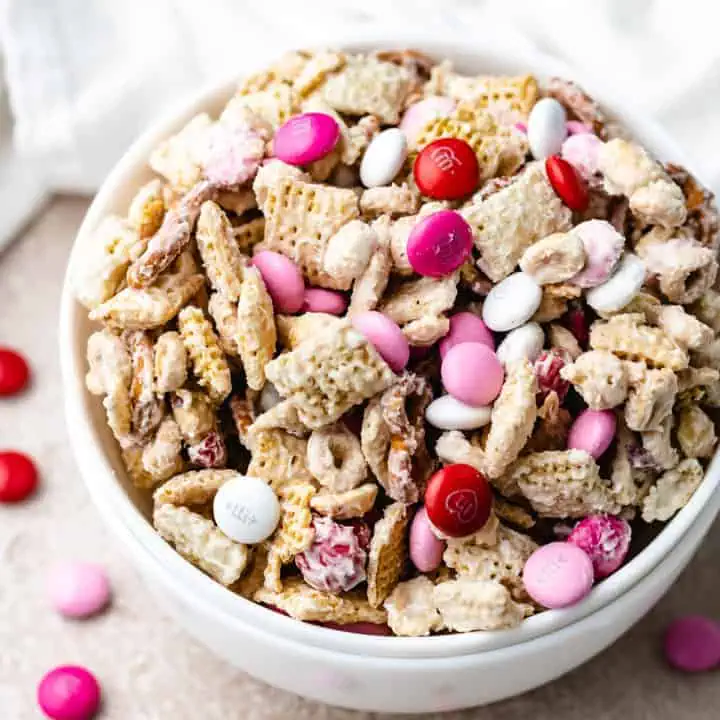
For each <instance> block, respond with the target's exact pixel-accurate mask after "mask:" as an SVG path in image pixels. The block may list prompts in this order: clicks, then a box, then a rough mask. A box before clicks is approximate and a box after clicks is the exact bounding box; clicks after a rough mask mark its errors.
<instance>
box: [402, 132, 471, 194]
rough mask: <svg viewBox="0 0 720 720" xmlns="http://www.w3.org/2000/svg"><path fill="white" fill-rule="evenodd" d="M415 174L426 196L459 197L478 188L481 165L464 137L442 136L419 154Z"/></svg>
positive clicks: (416, 159) (414, 169)
mask: <svg viewBox="0 0 720 720" xmlns="http://www.w3.org/2000/svg"><path fill="white" fill-rule="evenodd" d="M413 175H414V176H415V182H416V183H417V186H418V188H419V189H420V192H421V193H422V194H423V195H426V196H427V197H431V198H435V199H436V200H458V199H460V198H462V197H465V196H466V195H470V193H472V192H474V191H475V190H476V189H477V186H478V182H479V178H480V166H479V165H478V159H477V155H475V151H474V150H473V149H472V148H471V147H470V145H468V144H467V143H466V142H465V141H464V140H459V139H457V138H440V139H439V140H435V141H434V142H431V143H430V144H429V145H426V146H425V147H424V148H423V149H422V150H421V151H420V152H419V153H418V156H417V157H416V158H415V165H414V166H413Z"/></svg>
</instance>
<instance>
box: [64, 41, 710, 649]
mask: <svg viewBox="0 0 720 720" xmlns="http://www.w3.org/2000/svg"><path fill="white" fill-rule="evenodd" d="M335 45H336V46H338V47H342V48H343V49H347V50H349V51H371V50H375V49H379V48H392V47H414V48H419V49H421V50H423V51H424V52H427V53H429V54H431V55H433V56H435V57H438V58H443V57H448V58H451V59H453V60H454V61H455V62H456V64H457V65H458V66H459V67H460V68H461V69H462V68H463V66H464V65H465V66H467V65H474V66H475V67H476V68H477V67H479V66H481V65H482V66H490V68H492V70H493V71H503V70H504V71H506V72H512V71H515V72H523V71H524V72H533V73H534V74H536V75H538V76H539V77H548V76H550V75H562V76H565V77H572V78H573V79H576V80H577V81H578V82H580V83H581V84H582V85H583V86H584V87H586V88H588V90H589V91H590V92H591V93H592V94H593V96H595V97H597V98H598V99H599V100H600V101H601V102H602V103H603V105H604V106H605V107H607V108H609V109H610V110H611V111H612V112H613V113H614V114H615V115H616V116H617V117H618V118H620V119H621V120H622V122H623V123H624V124H625V125H626V126H627V127H629V128H630V129H631V130H632V132H633V134H634V135H635V136H636V137H638V138H639V139H641V140H642V141H643V143H644V144H646V145H647V146H648V147H649V148H651V150H653V151H654V152H655V153H657V154H658V155H659V156H660V157H667V158H671V159H673V160H675V161H678V162H681V163H683V164H687V161H686V158H685V156H684V154H683V153H682V151H681V150H680V149H679V148H678V147H677V146H676V144H675V143H674V142H673V141H672V140H671V139H670V138H669V137H668V136H667V135H666V134H665V132H664V131H663V130H662V129H661V128H660V127H659V126H658V125H656V124H655V123H654V122H653V121H652V120H650V119H647V118H641V117H639V116H638V115H637V114H636V113H635V112H633V110H632V109H631V108H629V107H628V105H627V102H626V101H625V100H623V102H622V104H621V103H619V102H618V101H617V98H616V96H615V98H614V97H613V94H612V93H610V92H607V91H605V90H604V89H603V87H602V85H603V83H602V82H600V81H598V80H597V79H591V78H589V77H586V76H584V77H583V76H581V74H580V73H577V72H575V71H571V70H570V69H568V68H567V67H566V66H564V65H563V64H562V63H561V62H560V61H559V60H557V59H555V58H551V57H549V56H547V55H545V54H543V53H541V52H539V51H537V50H535V49H534V48H531V47H522V48H512V49H510V50H508V48H507V47H504V46H503V45H502V44H500V43H499V42H487V43H484V44H483V48H482V49H477V48H475V46H474V45H473V44H472V43H470V42H468V41H460V40H454V41H453V42H452V43H448V42H441V41H438V40H437V39H433V38H431V37H429V36H424V35H422V34H418V33H414V32H409V33H398V32H395V33H392V34H388V33H365V34H363V35H362V36H347V37H345V38H341V39H339V40H338V41H337V42H336V43H335ZM311 46H312V45H311ZM278 52H279V51H278V48H274V49H273V50H272V52H268V57H266V56H263V57H262V58H260V57H256V58H254V59H253V63H252V64H251V65H248V66H247V67H246V68H244V69H243V74H245V73H247V72H252V71H254V70H257V69H260V68H261V67H262V66H263V65H264V64H265V63H266V61H267V60H269V59H270V58H269V55H270V54H272V55H277V53H278ZM498 66H499V67H498ZM476 72H477V70H476ZM238 76H239V74H234V75H233V79H226V80H223V81H222V82H217V83H214V84H212V85H211V86H210V87H208V88H206V89H205V90H203V91H201V92H199V93H193V94H192V96H191V97H190V99H185V100H183V101H182V102H181V103H178V105H177V106H176V107H175V108H173V109H172V110H171V111H170V112H168V113H166V114H165V116H164V117H162V118H161V119H160V120H159V121H158V122H157V123H155V124H154V125H153V126H151V127H150V128H149V129H148V130H146V131H145V132H143V133H142V134H141V135H140V137H139V138H138V139H137V140H135V142H134V143H133V144H132V145H131V146H130V148H129V149H128V150H127V151H126V153H125V154H124V155H123V157H122V158H121V159H120V160H119V161H118V163H117V164H116V165H115V166H114V168H113V169H112V170H111V172H110V173H109V175H108V176H107V178H106V179H105V181H104V182H103V184H102V186H101V188H100V190H99V191H98V193H97V195H96V196H95V198H94V199H93V202H92V204H91V205H90V207H89V209H88V211H87V213H86V215H85V218H84V219H83V222H82V224H81V226H80V229H79V230H78V233H77V236H76V239H75V242H74V244H73V248H72V251H71V255H70V260H69V262H68V269H67V273H66V276H65V280H64V284H63V290H62V299H61V305H60V333H59V344H60V360H61V370H62V380H63V392H64V398H65V413H66V420H67V425H68V428H69V429H70V430H71V432H70V440H71V446H72V448H73V452H74V455H75V457H76V460H77V462H78V465H79V467H80V470H81V474H82V476H83V478H84V480H85V484H86V486H87V488H88V491H89V492H90V495H91V497H92V498H93V500H94V501H95V503H96V504H97V505H98V507H99V509H100V510H101V512H102V514H103V515H104V516H105V519H106V521H107V522H108V523H109V524H110V525H111V526H112V527H113V528H114V529H115V531H116V533H117V534H119V535H120V536H121V537H122V538H123V539H124V541H125V542H126V543H128V544H131V545H132V546H133V547H134V549H135V550H136V551H140V550H141V551H142V552H143V553H144V554H147V555H148V556H151V558H152V559H153V561H154V562H155V563H160V564H161V565H163V566H164V567H165V568H166V569H168V570H171V573H172V576H173V579H174V580H175V581H176V583H177V585H176V590H177V592H179V593H182V594H187V593H191V594H193V595H194V596H195V598H196V599H197V600H198V602H202V604H203V605H204V606H206V610H207V612H211V613H215V614H219V615H222V616H223V619H224V621H225V622H228V623H231V624H240V625H245V626H247V625H259V626H262V627H263V628H264V629H267V630H268V632H271V633H276V634H279V635H281V636H283V637H287V638H288V639H294V640H296V641H298V642H301V643H308V644H310V645H314V646H317V647H322V648H325V649H334V650H337V651H340V652H345V653H350V654H356V655H365V656H371V657H406V658H410V657H412V658H418V657H427V658H429V657H448V656H457V655H466V654H472V653H478V652H488V651H492V650H496V649H500V648H504V647H508V646H511V645H515V644H518V643H523V642H527V641H529V640H532V639H535V638H538V637H541V636H544V635H547V634H549V633H552V632H554V631H557V630H559V629H561V628H563V627H566V626H568V625H571V624H573V623H576V622H578V621H579V620H581V619H582V618H584V617H586V616H588V615H590V614H592V613H594V612H596V611H597V610H598V609H600V608H602V607H604V606H605V605H607V604H609V603H611V602H613V601H614V600H616V599H617V598H618V597H619V596H621V595H622V594H623V593H625V592H627V591H628V590H629V589H630V588H632V587H633V586H634V585H635V584H636V583H637V582H638V581H639V580H640V579H641V578H642V577H644V576H645V575H647V574H648V573H649V572H650V571H651V570H652V569H653V568H655V567H656V566H657V565H658V564H659V563H660V562H661V561H662V560H663V558H664V557H665V556H666V555H667V554H668V552H669V551H670V550H671V549H672V548H673V547H674V546H675V545H677V544H678V542H680V541H681V540H682V538H683V536H684V535H685V534H686V533H687V531H688V529H689V528H690V526H691V525H692V523H693V522H694V520H695V518H696V517H697V516H698V515H699V513H700V512H701V510H703V509H704V508H705V506H706V505H707V504H709V503H710V502H711V501H712V505H713V506H714V508H713V507H711V508H710V511H711V512H713V513H717V512H718V509H719V508H720V493H716V492H715V491H716V490H717V487H718V485H719V484H720V461H719V460H718V455H716V456H715V458H714V459H713V462H712V463H711V464H710V466H709V468H708V470H707V473H706V476H705V478H704V479H703V482H702V484H701V485H700V487H699V488H698V489H697V491H696V492H695V494H694V495H693V497H692V498H691V500H690V502H689V503H688V504H687V505H686V506H685V507H684V508H683V509H682V510H681V511H680V512H679V513H677V515H676V516H675V517H674V518H672V520H670V521H669V522H668V523H667V524H666V526H665V527H664V528H663V529H662V531H661V532H660V533H659V534H658V535H657V536H656V537H655V538H654V540H653V541H652V542H650V543H649V544H648V546H647V547H645V548H644V549H643V550H642V551H641V552H640V553H638V555H637V556H635V557H634V558H633V559H632V560H631V561H629V562H628V563H627V564H626V565H625V566H623V567H622V568H621V569H620V570H618V571H617V572H616V573H615V574H614V575H612V576H611V577H609V578H607V579H605V580H604V581H603V582H602V583H600V584H598V585H597V586H595V587H594V588H593V590H592V592H591V593H590V595H589V596H588V597H587V598H585V599H584V600H583V601H582V602H580V603H578V604H577V605H575V606H573V607H570V608H566V609H562V610H548V611H545V612H543V613H540V614H538V615H534V616H532V617H530V618H528V619H526V620H525V621H524V622H523V623H522V624H521V625H520V626H518V627H516V628H512V629H510V630H499V631H477V632H473V633H464V634H452V635H437V636H430V637H411V638H407V637H383V636H366V635H359V634H352V633H346V632H338V631H336V630H331V629H328V628H323V627H320V626H316V625H310V624H308V623H303V622H298V621H297V620H294V619H292V618H288V617H285V616H283V615H280V614H278V613H275V612H272V611H269V610H268V609H267V608H264V607H263V606H261V605H258V604H256V603H254V602H252V601H250V600H247V599H245V598H243V597H241V596H239V595H236V594H234V593H232V592H229V591H228V590H227V589H226V588H224V587H222V586H221V585H219V584H218V583H216V582H215V581H214V580H212V579H211V578H210V577H208V576H207V575H205V574H204V573H203V572H202V571H200V570H199V569H198V568H196V567H195V566H193V565H192V564H191V563H189V562H188V561H186V560H184V559H183V558H182V557H181V556H180V555H179V554H177V553H176V552H175V551H174V550H173V549H172V548H171V547H170V546H169V545H168V544H167V543H166V542H165V541H164V540H162V538H160V536H159V535H158V534H157V533H156V532H155V530H154V529H153V528H152V526H151V525H150V524H149V523H148V521H147V520H146V518H145V517H144V515H143V514H142V513H141V512H140V510H139V509H138V508H137V507H136V506H135V505H134V503H133V502H132V500H131V499H130V497H129V496H128V494H127V493H126V491H125V489H124V488H123V487H122V486H121V484H120V482H119V481H118V479H117V478H116V476H115V472H114V470H113V468H112V466H111V464H110V461H109V458H108V456H107V454H106V452H105V451H104V450H103V448H102V444H101V441H100V435H99V429H98V427H96V426H95V424H94V423H93V421H92V418H91V414H90V412H89V407H90V405H91V403H93V402H97V399H95V398H91V397H90V396H89V394H88V393H87V391H86V389H85V386H84V382H83V379H84V374H85V360H84V355H85V352H84V342H83V341H84V340H86V335H85V334H83V332H82V331H81V329H80V324H81V322H83V320H84V318H83V314H85V315H86V314H87V311H86V310H85V309H84V308H83V307H82V306H81V305H80V304H79V303H78V302H77V301H76V300H75V299H74V296H73V292H72V283H71V275H72V269H73V266H74V263H75V262H76V261H77V260H76V259H77V257H78V256H79V254H80V248H81V247H82V246H84V245H85V244H86V243H87V242H88V240H89V236H90V233H91V232H92V231H93V230H94V229H95V227H96V226H97V224H98V222H99V221H100V219H101V218H102V217H103V216H104V215H105V214H107V213H108V212H109V211H110V210H109V208H110V206H111V205H112V201H113V197H114V196H116V195H118V194H119V193H120V192H121V188H123V187H126V186H127V184H128V182H129V181H128V178H131V177H132V176H133V175H134V174H136V173H137V172H138V170H139V168H140V167H142V166H144V165H145V163H146V160H147V157H148V155H149V152H150V150H151V149H152V148H153V147H155V145H156V144H157V142H158V140H160V139H163V138H165V137H167V136H168V135H170V134H171V133H172V132H175V131H177V129H178V128H179V127H180V126H181V125H182V124H183V123H184V122H186V121H187V120H188V119H189V118H190V117H192V116H193V115H194V114H196V113H197V112H199V111H202V110H203V109H206V108H207V107H209V106H210V105H213V104H217V102H218V101H219V100H220V99H221V98H223V97H226V98H227V97H229V96H230V94H231V93H232V91H233V89H234V85H235V83H236V79H237V77H238ZM81 344H82V347H80V345H81Z"/></svg>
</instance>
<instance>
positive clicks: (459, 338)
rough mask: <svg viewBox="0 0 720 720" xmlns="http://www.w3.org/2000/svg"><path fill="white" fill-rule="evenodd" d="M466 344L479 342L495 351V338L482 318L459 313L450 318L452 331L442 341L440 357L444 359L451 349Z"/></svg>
mask: <svg viewBox="0 0 720 720" xmlns="http://www.w3.org/2000/svg"><path fill="white" fill-rule="evenodd" d="M464 342H478V343H482V344H483V345H487V346H488V347H489V348H490V349H491V350H494V349H495V338H494V337H493V334H492V332H491V331H490V330H489V329H488V326H487V325H486V324H485V323H484V322H483V320H482V318H480V317H478V316H477V315H475V314H474V313H471V312H459V313H455V314H454V315H451V316H450V330H449V331H448V334H447V335H446V336H445V337H444V338H443V339H442V340H440V343H439V346H440V357H441V358H444V357H445V355H446V354H447V353H448V351H449V350H450V348H453V347H455V345H459V344H460V343H464Z"/></svg>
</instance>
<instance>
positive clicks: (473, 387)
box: [440, 343, 505, 407]
mask: <svg viewBox="0 0 720 720" xmlns="http://www.w3.org/2000/svg"><path fill="white" fill-rule="evenodd" d="M440 375H441V376H442V381H443V385H444V386H445V390H447V392H449V393H450V395H452V396H453V397H454V398H456V399H457V400H460V402H462V403H465V404H466V405H470V406H471V407H480V406H482V405H489V404H490V403H492V401H493V400H494V399H495V398H496V397H497V396H498V395H499V394H500V390H502V385H503V380H504V378H505V373H504V371H503V368H502V365H501V364H500V361H499V360H498V359H497V355H495V353H494V352H493V351H492V350H490V348H488V346H487V345H483V344H482V343H461V344H460V345H455V347H453V348H450V350H449V351H448V352H447V354H446V355H445V357H444V358H443V361H442V365H441V367H440Z"/></svg>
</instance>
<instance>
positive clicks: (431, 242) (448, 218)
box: [407, 210, 473, 277]
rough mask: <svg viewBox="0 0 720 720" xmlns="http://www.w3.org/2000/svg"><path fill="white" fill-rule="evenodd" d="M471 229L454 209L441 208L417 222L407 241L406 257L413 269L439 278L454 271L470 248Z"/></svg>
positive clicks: (465, 258)
mask: <svg viewBox="0 0 720 720" xmlns="http://www.w3.org/2000/svg"><path fill="white" fill-rule="evenodd" d="M472 246H473V241H472V230H471V229H470V225H468V223H467V220H465V218H464V217H463V216H462V215H460V213H457V212H455V211H454V210H440V211H439V212H436V213H433V214H432V215H429V216H428V217H426V218H423V219H422V220H421V221H420V222H418V223H416V224H415V226H414V227H413V229H412V230H411V231H410V236H409V237H408V241H407V258H408V262H409V263H410V265H412V268H413V270H415V272H416V273H419V274H420V275H425V276H428V277H442V276H443V275H449V274H450V273H451V272H453V271H454V270H457V268H459V267H460V266H461V265H462V264H463V263H464V262H465V260H467V258H468V256H469V255H470V251H471V250H472Z"/></svg>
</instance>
